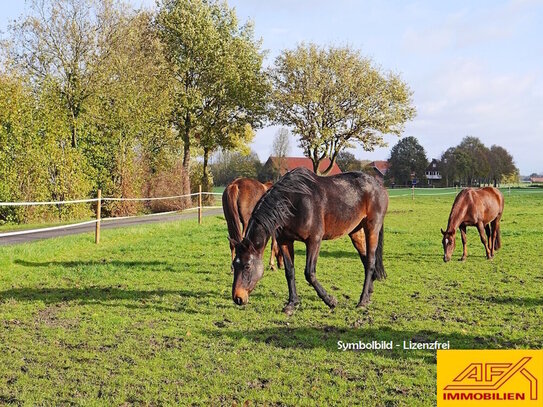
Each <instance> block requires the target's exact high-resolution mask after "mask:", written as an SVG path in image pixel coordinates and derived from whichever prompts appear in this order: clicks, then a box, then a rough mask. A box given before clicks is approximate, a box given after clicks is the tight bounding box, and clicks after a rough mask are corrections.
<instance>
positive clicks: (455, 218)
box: [441, 187, 503, 262]
mask: <svg viewBox="0 0 543 407" xmlns="http://www.w3.org/2000/svg"><path fill="white" fill-rule="evenodd" d="M502 214H503V194H502V193H501V192H500V190H499V189H497V188H493V187H486V188H480V189H473V188H467V189H464V190H462V191H461V192H460V193H459V194H458V195H457V196H456V199H455V200H454V203H453V206H452V209H451V214H450V215H449V222H448V224H447V230H446V231H443V229H441V233H442V234H443V241H442V243H443V251H444V255H443V261H445V262H447V261H449V260H450V259H451V256H452V253H453V251H454V248H455V247H456V239H455V236H456V229H460V233H461V235H462V246H463V249H464V251H463V253H462V257H461V258H460V260H465V259H466V257H467V255H468V250H467V246H466V227H467V226H475V227H477V230H478V231H479V235H480V237H481V242H482V243H483V246H484V247H485V250H486V257H487V259H491V258H492V257H494V252H495V251H496V250H498V249H499V248H500V247H501V238H500V219H501V217H502ZM485 232H486V237H485Z"/></svg>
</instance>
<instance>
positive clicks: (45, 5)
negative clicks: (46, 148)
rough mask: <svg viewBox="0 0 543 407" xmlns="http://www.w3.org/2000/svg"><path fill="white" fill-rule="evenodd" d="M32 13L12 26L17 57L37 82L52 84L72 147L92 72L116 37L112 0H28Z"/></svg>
mask: <svg viewBox="0 0 543 407" xmlns="http://www.w3.org/2000/svg"><path fill="white" fill-rule="evenodd" d="M30 9H31V12H32V14H31V15H29V16H28V17H27V18H26V19H24V20H23V21H22V22H21V23H15V24H14V25H12V26H11V32H12V34H13V37H14V39H15V45H16V46H15V48H14V50H15V54H16V55H15V59H16V60H17V61H18V62H19V63H20V64H21V66H22V67H23V68H24V70H25V71H26V72H27V74H28V75H29V76H30V77H32V78H33V79H34V81H35V82H36V83H37V84H39V83H42V82H43V81H49V84H54V85H55V86H56V88H57V91H58V93H59V95H60V98H61V100H62V102H63V105H64V108H65V109H66V115H67V118H68V124H69V127H70V142H71V146H72V148H76V147H77V145H78V127H79V119H80V115H81V113H82V112H83V111H84V110H85V107H86V101H87V99H88V98H89V96H91V95H92V94H93V90H94V88H95V87H94V85H95V79H96V78H95V76H96V73H97V70H98V68H99V67H100V65H101V63H102V62H103V61H104V59H105V58H107V57H108V56H109V51H110V45H111V44H112V42H113V39H114V37H115V33H116V29H117V24H118V23H119V19H118V18H117V16H116V13H117V12H118V11H119V10H120V9H121V8H120V7H118V3H117V2H116V1H113V0H99V1H93V0H48V1H43V0H32V1H31V3H30Z"/></svg>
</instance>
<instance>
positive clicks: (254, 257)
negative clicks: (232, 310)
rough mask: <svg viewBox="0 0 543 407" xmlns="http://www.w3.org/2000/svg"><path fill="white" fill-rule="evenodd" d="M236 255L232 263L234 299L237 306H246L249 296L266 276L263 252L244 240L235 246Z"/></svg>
mask: <svg viewBox="0 0 543 407" xmlns="http://www.w3.org/2000/svg"><path fill="white" fill-rule="evenodd" d="M235 250H236V255H235V257H234V261H233V262H232V268H233V270H234V283H233V284H232V299H233V300H234V302H235V303H236V304H237V305H245V304H247V302H248V301H249V294H250V293H251V291H253V290H254V288H255V286H256V284H257V283H258V282H259V281H260V279H261V278H262V275H263V274H264V264H263V263H262V251H261V250H258V249H257V248H255V246H254V245H253V243H252V242H251V241H250V240H248V239H246V238H245V239H243V240H242V241H241V242H238V243H237V244H236V245H235Z"/></svg>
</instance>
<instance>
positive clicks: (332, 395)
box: [0, 191, 543, 406]
mask: <svg viewBox="0 0 543 407" xmlns="http://www.w3.org/2000/svg"><path fill="white" fill-rule="evenodd" d="M429 193H431V191H429ZM390 194H391V196H393V197H392V198H391V199H390V205H389V211H388V214H387V216H386V218H385V248H384V263H385V268H386V271H387V274H388V278H387V279H386V280H384V281H380V282H376V283H375V292H374V294H373V296H372V302H371V303H370V305H369V307H368V308H367V309H357V308H355V306H356V303H357V302H358V299H359V296H360V292H361V290H362V283H363V279H364V275H363V267H362V264H361V262H360V260H359V258H358V255H357V253H356V251H355V249H354V248H353V247H352V244H351V242H350V240H349V239H348V238H342V239H339V240H335V241H329V242H324V244H323V247H322V250H321V253H320V256H319V260H318V263H317V276H318V278H319V280H320V281H321V283H322V284H323V286H324V287H325V288H326V289H328V290H329V291H330V292H331V293H332V294H333V295H334V296H335V297H336V298H337V299H338V302H339V303H338V306H337V307H336V308H335V309H334V310H333V311H330V310H329V309H328V307H327V306H326V305H325V304H324V303H323V302H322V301H321V300H320V299H319V298H318V297H317V294H316V293H315V291H314V289H313V288H312V287H311V286H309V285H308V284H307V283H306V282H305V280H304V277H303V269H304V260H305V248H304V246H303V245H302V244H300V243H297V244H296V246H295V249H296V259H295V267H296V276H297V283H298V293H299V295H300V297H301V301H302V303H301V305H300V307H299V308H298V309H297V311H296V312H295V313H294V315H293V316H291V317H288V316H286V315H285V314H283V313H282V312H281V308H282V307H283V305H284V303H285V301H286V300H287V296H288V291H287V286H286V282H285V277H284V274H283V271H282V270H279V271H277V272H270V271H266V272H265V275H264V278H263V279H262V281H261V282H260V283H259V285H258V286H257V287H256V289H255V291H254V292H253V293H252V295H251V298H250V301H249V304H248V305H247V306H245V307H238V306H236V305H235V304H234V303H233V302H232V299H231V285H232V276H231V273H230V252H229V246H228V241H227V239H226V236H227V231H226V224H225V221H224V219H222V217H213V218H210V217H208V218H205V219H204V224H203V225H202V226H198V224H197V221H195V220H194V221H192V220H191V221H182V222H176V223H167V224H159V225H148V226H142V227H138V228H127V229H118V230H107V231H104V232H103V235H102V243H101V244H100V245H99V246H95V245H94V243H93V237H92V235H91V234H86V235H78V236H69V237H65V238H58V239H53V240H47V241H41V242H38V243H31V244H25V245H19V246H12V247H2V248H0V355H1V357H0V404H5V403H13V404H28V405H37V404H40V405H71V404H85V405H104V406H109V405H165V404H180V405H228V406H230V405H238V406H241V405H270V406H275V405H277V406H279V405H289V406H290V405H365V406H373V405H376V406H396V405H399V406H403V405H405V406H417V405H420V406H431V405H435V402H436V401H435V397H436V396H435V394H436V353H435V351H429V350H417V351H407V350H402V349H394V350H384V351H345V352H342V351H339V350H338V349H337V341H338V340H341V341H343V342H357V341H358V340H362V341H364V342H368V341H372V340H377V341H380V340H387V341H389V340H393V341H395V342H396V343H401V342H402V341H404V340H406V341H408V340H413V341H434V340H439V341H447V340H448V341H450V344H451V347H452V348H453V349H464V348H488V349H493V348H507V349H509V348H541V347H542V346H543V339H542V338H543V326H542V324H541V321H543V256H541V243H542V241H543V239H542V234H543V193H536V192H529V191H527V192H524V191H513V192H512V193H511V195H508V194H507V193H505V212H504V215H503V219H502V241H503V248H502V249H501V250H500V251H499V252H498V253H497V255H496V257H495V258H494V259H493V260H491V261H488V260H486V259H485V257H484V249H483V246H482V245H481V243H480V241H479V237H478V233H477V232H476V230H475V229H474V228H469V229H468V253H469V255H468V259H467V261H465V262H458V261H457V259H458V258H459V257H460V255H461V243H460V237H459V236H457V247H456V251H455V253H454V255H453V260H452V261H451V262H449V263H446V264H445V263H444V262H443V260H442V257H443V250H442V247H441V237H442V236H441V233H440V228H444V227H445V226H446V224H447V218H448V215H449V211H450V208H451V205H452V202H453V199H454V195H437V196H424V197H423V196H420V197H417V199H416V200H414V201H413V200H412V199H411V197H410V194H409V193H407V196H400V195H403V194H402V193H400V191H390ZM268 253H269V249H268V250H267V251H266V254H265V255H266V256H267V255H268Z"/></svg>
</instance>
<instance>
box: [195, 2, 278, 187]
mask: <svg viewBox="0 0 543 407" xmlns="http://www.w3.org/2000/svg"><path fill="white" fill-rule="evenodd" d="M213 7H216V8H217V10H216V12H217V14H218V15H219V17H217V21H216V22H215V24H216V26H217V28H216V29H217V31H218V35H219V43H218V44H219V47H220V48H219V52H218V54H219V57H217V58H216V59H215V61H214V65H213V67H212V68H211V69H210V73H209V74H210V80H209V81H208V82H205V83H202V95H203V97H204V101H203V103H204V106H203V108H202V112H201V115H200V117H199V118H198V120H197V128H196V134H195V137H196V141H197V143H198V146H199V147H201V148H202V150H203V171H202V185H203V188H204V190H206V191H207V190H208V189H209V174H208V161H209V156H210V154H212V153H213V152H214V151H216V150H217V149H218V148H222V149H223V150H239V151H241V152H242V153H244V154H248V153H249V148H248V144H249V143H250V142H251V141H252V139H253V137H254V129H256V128H259V127H261V126H262V124H263V121H264V119H265V117H266V99H267V96H268V93H269V85H268V80H267V78H266V76H265V74H264V72H263V70H262V61H263V53H262V52H261V51H260V43H259V42H258V41H255V39H254V33H253V27H252V25H251V24H246V25H245V26H242V27H238V22H237V18H236V15H235V13H234V11H233V10H230V9H228V8H227V7H226V4H225V3H218V4H215V5H213ZM216 53H217V52H216ZM211 71H212V72H211ZM211 76H213V77H214V78H211Z"/></svg>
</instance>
